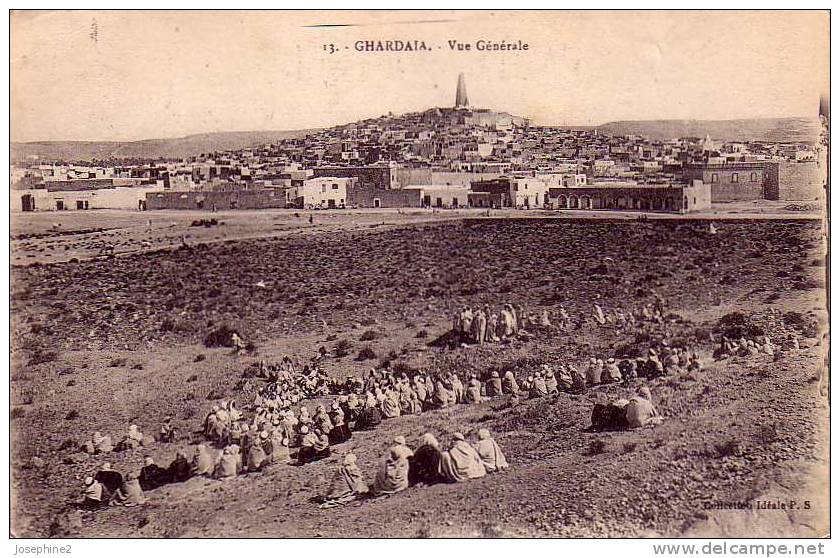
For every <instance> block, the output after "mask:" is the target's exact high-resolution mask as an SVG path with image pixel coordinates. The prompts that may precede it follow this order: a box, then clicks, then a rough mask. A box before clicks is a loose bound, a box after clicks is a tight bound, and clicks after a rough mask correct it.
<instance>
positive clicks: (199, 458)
mask: <svg viewBox="0 0 840 558" xmlns="http://www.w3.org/2000/svg"><path fill="white" fill-rule="evenodd" d="M214 465H215V464H214V459H213V456H212V455H210V451H209V450H208V449H207V446H205V445H204V444H199V445H197V446H196V447H195V455H194V456H193V460H192V471H191V473H192V474H193V475H212V474H213V466H214Z"/></svg>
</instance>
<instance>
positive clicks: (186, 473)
mask: <svg viewBox="0 0 840 558" xmlns="http://www.w3.org/2000/svg"><path fill="white" fill-rule="evenodd" d="M166 473H167V478H168V479H169V482H184V481H186V480H187V479H189V478H190V476H191V475H192V467H191V466H190V462H189V461H188V460H187V455H186V454H185V453H184V452H182V451H181V450H178V451H177V452H176V453H175V459H173V460H172V463H170V464H169V467H167V468H166Z"/></svg>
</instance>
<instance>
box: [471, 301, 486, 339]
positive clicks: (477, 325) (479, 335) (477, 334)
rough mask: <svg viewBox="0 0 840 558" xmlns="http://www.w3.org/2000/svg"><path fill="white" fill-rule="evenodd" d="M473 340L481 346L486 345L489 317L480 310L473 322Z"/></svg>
mask: <svg viewBox="0 0 840 558" xmlns="http://www.w3.org/2000/svg"><path fill="white" fill-rule="evenodd" d="M471 333H472V338H473V341H474V342H475V343H478V344H479V345H483V344H484V337H485V335H486V333H487V316H485V315H484V311H483V310H479V311H478V313H477V314H476V315H475V318H473V322H472V331H471Z"/></svg>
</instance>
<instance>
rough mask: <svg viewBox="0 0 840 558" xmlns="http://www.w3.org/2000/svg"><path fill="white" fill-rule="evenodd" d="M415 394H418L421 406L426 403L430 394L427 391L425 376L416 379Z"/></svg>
mask: <svg viewBox="0 0 840 558" xmlns="http://www.w3.org/2000/svg"><path fill="white" fill-rule="evenodd" d="M414 393H416V394H417V399H418V400H419V401H420V404H421V405H422V404H424V403H425V402H426V397H428V395H429V393H428V391H426V379H425V378H423V376H415V377H414Z"/></svg>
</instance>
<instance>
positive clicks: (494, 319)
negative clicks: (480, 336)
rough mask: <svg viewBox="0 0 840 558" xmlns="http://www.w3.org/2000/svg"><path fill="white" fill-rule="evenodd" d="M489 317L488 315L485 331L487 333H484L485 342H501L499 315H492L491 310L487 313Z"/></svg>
mask: <svg viewBox="0 0 840 558" xmlns="http://www.w3.org/2000/svg"><path fill="white" fill-rule="evenodd" d="M487 315H488V318H487V328H486V329H485V333H484V337H485V339H484V340H485V341H487V342H488V343H489V342H494V341H498V340H499V335H498V331H499V315H498V314H496V313H495V312H494V313H492V314H491V313H490V311H489V310H488V311H487Z"/></svg>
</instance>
